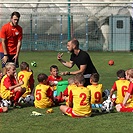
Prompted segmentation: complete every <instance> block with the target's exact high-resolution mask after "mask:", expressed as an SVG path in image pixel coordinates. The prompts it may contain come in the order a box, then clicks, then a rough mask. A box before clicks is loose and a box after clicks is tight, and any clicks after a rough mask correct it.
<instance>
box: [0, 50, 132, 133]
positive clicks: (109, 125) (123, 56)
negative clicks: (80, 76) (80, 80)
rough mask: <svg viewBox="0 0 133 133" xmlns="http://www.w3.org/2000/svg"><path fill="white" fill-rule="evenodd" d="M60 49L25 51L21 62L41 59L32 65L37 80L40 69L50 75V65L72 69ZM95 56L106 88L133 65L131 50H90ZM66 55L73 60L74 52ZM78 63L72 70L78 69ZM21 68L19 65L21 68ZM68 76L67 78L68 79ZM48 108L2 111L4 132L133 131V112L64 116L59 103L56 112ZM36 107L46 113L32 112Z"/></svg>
mask: <svg viewBox="0 0 133 133" xmlns="http://www.w3.org/2000/svg"><path fill="white" fill-rule="evenodd" d="M56 56H57V52H21V53H20V59H19V60H20V62H21V61H26V62H28V63H29V64H30V62H31V61H36V62H37V65H38V66H37V67H31V69H32V70H33V71H34V79H35V81H36V82H35V84H37V80H36V77H37V75H38V74H39V73H41V72H44V73H46V74H47V75H49V67H50V66H51V65H52V64H56V65H57V66H58V67H59V70H60V72H61V71H66V70H69V69H68V68H66V67H64V66H63V65H61V64H60V63H59V62H58V61H57V59H56ZM90 56H91V59H92V60H93V63H94V64H95V66H96V68H97V70H98V72H99V74H100V81H99V82H100V83H102V84H103V86H104V89H111V86H112V85H113V82H114V81H115V80H116V79H117V77H116V71H117V70H119V69H124V70H126V69H128V68H132V67H133V54H132V53H131V52H127V53H126V52H114V53H112V52H90ZM63 57H64V59H65V60H69V57H70V53H67V52H64V56H63ZM110 59H113V60H114V62H115V64H114V65H113V66H109V65H108V60H110ZM76 69H77V67H76V66H74V68H72V69H70V70H69V71H72V70H76ZM17 71H19V69H18V70H17ZM67 78H68V76H64V77H63V79H64V80H65V79H67ZM46 110H47V109H36V108H34V107H25V108H22V109H12V110H9V111H8V113H3V114H0V133H17V132H19V133H49V132H52V133H61V132H63V133H67V132H68V133H81V132H82V133H125V132H128V133H131V132H132V131H133V114H132V113H116V112H114V113H108V114H95V115H93V117H90V118H82V119H81V118H76V119H74V118H71V117H68V116H63V115H62V114H61V113H60V111H59V107H54V108H53V110H54V113H51V114H46ZM32 111H38V112H40V113H43V114H44V115H43V116H31V115H30V114H31V112H32Z"/></svg>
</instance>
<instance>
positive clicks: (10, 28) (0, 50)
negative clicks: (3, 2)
mask: <svg viewBox="0 0 133 133" xmlns="http://www.w3.org/2000/svg"><path fill="white" fill-rule="evenodd" d="M19 18H20V13H19V12H16V11H15V12H13V13H12V14H11V19H10V22H8V23H6V24H4V25H3V26H2V28H1V31H0V38H1V42H0V56H1V60H2V68H3V74H6V70H5V64H6V63H7V62H14V63H15V65H16V67H17V68H18V67H19V63H18V57H19V52H20V48H21V45H22V27H21V26H19V25H18V23H19Z"/></svg>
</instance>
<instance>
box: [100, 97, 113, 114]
mask: <svg viewBox="0 0 133 133" xmlns="http://www.w3.org/2000/svg"><path fill="white" fill-rule="evenodd" d="M113 107H114V106H113V102H112V101H111V100H110V99H107V100H105V101H104V102H103V103H102V107H101V110H102V112H108V113H109V112H111V111H113Z"/></svg>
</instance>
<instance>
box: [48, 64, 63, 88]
mask: <svg viewBox="0 0 133 133" xmlns="http://www.w3.org/2000/svg"><path fill="white" fill-rule="evenodd" d="M58 73H59V69H58V67H57V66H56V65H52V66H50V75H49V76H48V81H47V82H48V85H50V86H53V90H56V85H57V83H58V81H62V80H63V78H62V77H61V76H59V75H58Z"/></svg>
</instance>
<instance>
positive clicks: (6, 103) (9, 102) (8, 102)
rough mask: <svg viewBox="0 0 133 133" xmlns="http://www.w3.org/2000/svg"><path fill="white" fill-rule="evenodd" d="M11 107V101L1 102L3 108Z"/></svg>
mask: <svg viewBox="0 0 133 133" xmlns="http://www.w3.org/2000/svg"><path fill="white" fill-rule="evenodd" d="M10 105H11V101H9V100H1V105H0V106H1V107H9V106H10Z"/></svg>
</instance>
